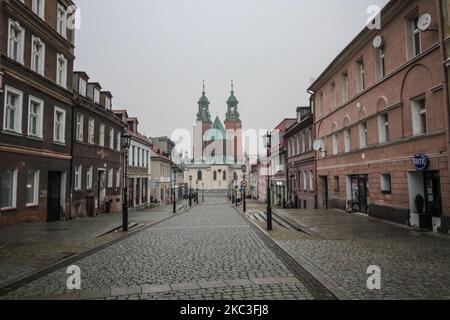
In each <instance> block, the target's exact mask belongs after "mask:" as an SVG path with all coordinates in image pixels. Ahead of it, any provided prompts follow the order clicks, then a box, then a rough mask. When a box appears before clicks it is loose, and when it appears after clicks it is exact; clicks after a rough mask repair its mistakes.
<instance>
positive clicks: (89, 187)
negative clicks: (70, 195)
mask: <svg viewBox="0 0 450 320" xmlns="http://www.w3.org/2000/svg"><path fill="white" fill-rule="evenodd" d="M93 180H94V167H93V166H90V167H89V168H88V169H87V171H86V189H87V190H92V186H93V183H92V181H93Z"/></svg>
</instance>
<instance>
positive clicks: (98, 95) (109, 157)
mask: <svg viewBox="0 0 450 320" xmlns="http://www.w3.org/2000/svg"><path fill="white" fill-rule="evenodd" d="M73 89H74V99H73V101H74V104H73V115H72V119H73V126H72V127H73V147H72V154H73V159H72V185H71V192H72V206H71V207H72V211H71V212H72V214H71V215H72V217H84V216H91V217H92V216H95V215H96V214H99V213H114V212H120V211H121V210H122V198H121V195H122V188H121V187H122V174H123V172H122V171H123V169H122V152H121V136H122V134H123V131H124V127H125V126H126V124H125V122H123V121H122V120H121V119H119V118H117V117H116V116H115V115H114V113H113V112H112V95H111V93H110V92H107V91H101V86H100V85H99V84H98V83H90V82H89V76H88V75H87V74H86V73H85V72H75V73H74V76H73Z"/></svg>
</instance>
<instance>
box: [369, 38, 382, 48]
mask: <svg viewBox="0 0 450 320" xmlns="http://www.w3.org/2000/svg"><path fill="white" fill-rule="evenodd" d="M372 45H373V47H374V48H375V49H380V48H381V46H382V45H383V37H382V36H376V37H375V39H373V42H372Z"/></svg>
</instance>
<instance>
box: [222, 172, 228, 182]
mask: <svg viewBox="0 0 450 320" xmlns="http://www.w3.org/2000/svg"><path fill="white" fill-rule="evenodd" d="M225 180H227V172H226V171H224V172H223V181H225Z"/></svg>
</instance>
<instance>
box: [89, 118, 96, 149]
mask: <svg viewBox="0 0 450 320" xmlns="http://www.w3.org/2000/svg"><path fill="white" fill-rule="evenodd" d="M88 143H89V144H95V119H94V118H89V122H88Z"/></svg>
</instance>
